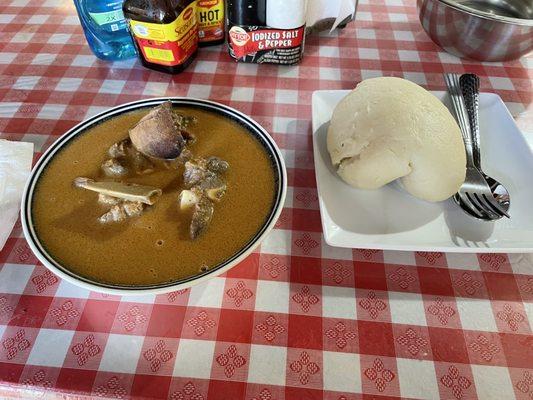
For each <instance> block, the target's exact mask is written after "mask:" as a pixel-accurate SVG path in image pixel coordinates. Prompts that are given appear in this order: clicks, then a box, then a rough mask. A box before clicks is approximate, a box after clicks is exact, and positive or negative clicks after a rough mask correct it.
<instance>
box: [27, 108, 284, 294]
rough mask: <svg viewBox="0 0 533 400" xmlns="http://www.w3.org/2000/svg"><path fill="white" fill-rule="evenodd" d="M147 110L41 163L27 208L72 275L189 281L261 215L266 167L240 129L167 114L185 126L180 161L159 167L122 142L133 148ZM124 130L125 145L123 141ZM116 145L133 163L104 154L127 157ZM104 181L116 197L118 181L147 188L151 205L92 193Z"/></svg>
mask: <svg viewBox="0 0 533 400" xmlns="http://www.w3.org/2000/svg"><path fill="white" fill-rule="evenodd" d="M148 111H149V110H146V109H145V110H139V111H133V112H130V113H127V114H122V115H120V116H117V117H113V118H112V119H109V120H106V121H104V122H102V123H100V124H99V125H97V126H95V127H93V128H91V129H89V130H87V131H86V132H84V133H83V134H81V135H80V136H79V137H78V138H76V139H75V140H73V141H72V142H71V143H69V144H68V145H67V146H65V147H64V148H63V149H62V150H61V151H60V152H59V153H58V154H57V155H56V156H55V157H54V158H53V159H52V160H51V161H50V163H49V164H48V166H47V167H46V169H45V171H43V173H42V174H41V176H40V178H39V181H38V182H37V185H36V190H35V193H34V197H33V204H32V212H33V221H34V224H35V229H36V233H37V235H38V238H39V240H40V241H41V243H42V244H43V246H44V247H45V248H46V250H47V251H48V252H49V254H51V255H52V256H53V257H54V259H55V260H56V261H58V262H59V263H60V264H61V265H63V266H65V267H66V268H68V269H69V270H71V271H73V272H75V273H76V274H78V275H80V276H83V277H86V278H88V279H91V280H94V281H97V282H102V283H107V284H113V285H143V286H144V285H155V284H162V283H167V282H172V281H177V280H180V279H183V278H186V277H189V276H193V275H196V274H198V273H199V272H202V271H205V270H206V269H209V268H210V267H213V266H215V265H217V264H219V263H221V262H223V261H225V260H227V259H229V258H230V257H231V256H232V255H234V254H236V253H237V252H238V251H239V250H240V249H242V248H243V247H244V246H245V245H246V243H248V242H249V241H250V240H251V239H252V238H253V237H254V235H255V234H256V233H257V232H258V231H259V230H260V229H261V227H262V226H263V224H264V223H265V221H266V219H267V217H268V215H269V214H270V212H271V208H272V206H273V203H274V195H275V184H276V183H275V175H274V171H273V167H272V164H271V161H270V159H269V156H268V154H267V153H266V151H265V149H264V148H263V147H262V145H261V144H260V143H259V142H258V140H257V139H256V138H254V137H253V136H252V135H251V134H250V133H249V132H248V131H247V130H246V129H245V128H244V127H242V126H241V125H239V124H238V123H236V122H234V121H232V120H230V119H228V118H225V117H223V116H221V115H218V114H216V113H212V112H209V111H205V110H201V109H198V108H194V107H179V108H174V110H173V111H174V112H175V111H177V112H178V113H179V116H180V118H181V117H183V116H185V117H186V118H190V119H192V120H194V121H195V122H194V124H192V126H189V127H187V128H186V131H187V132H185V131H183V132H182V133H183V138H184V139H183V140H182V139H180V141H182V142H183V143H182V144H181V145H183V148H182V149H181V154H180V156H181V157H183V159H181V160H180V159H179V158H178V159H176V160H175V161H171V162H166V161H161V160H158V159H154V158H152V157H143V156H142V154H140V153H139V152H137V151H136V149H135V148H134V147H133V146H132V143H131V141H133V142H134V143H136V144H137V143H138V142H139V141H138V140H137V141H136V137H135V136H133V135H132V132H134V130H133V129H132V127H139V126H140V125H141V123H140V122H139V121H140V120H141V119H143V117H145V116H146V115H147V112H148ZM141 122H142V120H141ZM160 131H161V129H159V132H160ZM128 132H130V137H131V138H132V139H131V141H129V139H127V140H126V141H124V139H126V138H128ZM185 133H186V134H185ZM180 137H181V136H180ZM141 142H142V141H141ZM124 143H126V145H129V146H130V148H132V149H133V151H134V152H135V154H134V159H135V160H137V159H138V156H140V157H141V162H140V164H139V165H140V166H139V165H137V164H134V163H133V162H131V160H130V161H127V162H124V160H125V158H124V159H121V158H120V157H119V156H117V157H118V158H113V157H114V156H116V154H122V155H124V154H126V153H127V151H129V150H124V149H122V150H120V151H123V152H122V153H120V152H119V151H117V144H118V145H121V146H122V145H124ZM181 145H180V146H181ZM123 147H125V146H123ZM113 149H114V150H113ZM175 153H176V152H175ZM151 155H153V154H151ZM174 155H175V154H174ZM135 157H137V158H135ZM117 160H118V161H119V162H118V163H117V162H116V161H117ZM146 163H147V164H146ZM213 165H214V166H213ZM221 166H222V167H221ZM121 168H122V169H121ZM125 170H127V171H126V172H124V171H125ZM213 171H214V172H213ZM115 173H116V175H114V174H115ZM202 174H203V175H202ZM206 176H207V178H205V177H206ZM202 179H203V180H202ZM209 179H211V181H209ZM109 182H113V184H114V185H115V188H116V187H117V186H118V187H119V188H118V189H117V190H119V191H120V186H121V185H122V186H125V185H129V186H131V185H132V184H133V185H142V186H134V188H135V189H139V190H136V193H142V192H143V189H144V188H145V187H146V188H148V189H149V192H150V193H151V194H150V196H151V197H150V196H147V197H146V198H148V197H150V201H152V202H153V204H151V205H150V204H149V201H148V200H146V201H145V202H143V200H140V201H133V200H136V198H129V200H125V199H120V198H117V197H114V196H115V194H114V193H115V192H113V191H107V192H105V193H103V192H100V193H99V192H97V191H98V190H99V189H98V187H99V186H98V185H103V186H104V187H105V185H106V184H107V183H109ZM213 182H214V183H213ZM84 185H85V186H84ZM95 186H96V188H95ZM84 189H89V190H84ZM95 190H96V191H95ZM154 193H155V195H153V194H154ZM152 195H153V196H152ZM141 198H142V196H141Z"/></svg>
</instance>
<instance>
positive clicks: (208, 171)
mask: <svg viewBox="0 0 533 400" xmlns="http://www.w3.org/2000/svg"><path fill="white" fill-rule="evenodd" d="M228 169H229V164H228V163H227V162H226V161H224V160H222V159H220V158H218V157H209V158H207V159H205V158H200V159H197V160H192V161H187V162H186V163H185V171H184V172H183V183H184V185H185V188H186V189H184V190H183V191H182V192H181V193H180V208H181V210H182V211H188V210H191V209H192V210H193V211H192V217H191V225H190V228H189V235H190V237H191V239H196V238H197V237H198V236H200V235H201V234H202V233H203V232H204V231H205V230H206V229H207V227H208V226H209V223H210V222H211V219H212V217H213V213H214V208H215V207H214V202H219V201H220V200H221V199H222V197H223V196H224V195H225V194H226V181H225V179H224V174H225V172H226V171H227V170H228Z"/></svg>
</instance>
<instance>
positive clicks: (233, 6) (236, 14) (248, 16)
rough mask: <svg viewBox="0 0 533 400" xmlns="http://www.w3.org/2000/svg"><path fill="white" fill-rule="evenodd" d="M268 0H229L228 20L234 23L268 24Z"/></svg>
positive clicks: (249, 24)
mask: <svg viewBox="0 0 533 400" xmlns="http://www.w3.org/2000/svg"><path fill="white" fill-rule="evenodd" d="M266 2H267V0H227V1H226V4H227V13H228V21H229V22H230V23H231V24H232V25H248V26H266Z"/></svg>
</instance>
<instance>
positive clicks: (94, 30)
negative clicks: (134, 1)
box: [74, 0, 136, 61]
mask: <svg viewBox="0 0 533 400" xmlns="http://www.w3.org/2000/svg"><path fill="white" fill-rule="evenodd" d="M123 2H124V0H74V4H75V5H76V9H77V10H78V16H79V18H80V22H81V26H82V27H83V31H84V33H85V37H86V38H87V42H88V43H89V47H90V48H91V50H92V51H93V53H94V54H95V55H96V56H97V57H98V58H101V59H102V60H108V61H114V60H124V59H127V58H132V57H135V56H136V51H135V46H134V45H133V41H132V39H131V35H130V33H129V32H128V27H127V24H126V21H125V20H124V14H123V13H122V3H123Z"/></svg>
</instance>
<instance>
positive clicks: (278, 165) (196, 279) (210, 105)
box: [21, 97, 287, 296]
mask: <svg viewBox="0 0 533 400" xmlns="http://www.w3.org/2000/svg"><path fill="white" fill-rule="evenodd" d="M168 100H170V101H172V103H173V104H175V105H178V106H187V107H197V108H201V109H204V110H206V111H211V112H215V113H218V114H221V115H223V116H225V117H226V118H230V119H232V120H234V121H236V122H237V123H239V124H241V125H242V126H244V127H245V128H246V129H247V130H248V132H250V134H251V135H254V136H255V137H256V138H257V139H258V141H259V142H260V143H261V144H262V145H263V147H264V149H265V151H266V152H267V153H268V155H269V157H270V160H271V161H272V167H273V170H274V173H275V176H276V189H275V190H276V193H275V201H274V204H273V206H272V209H271V211H270V214H269V216H268V218H267V220H266V221H265V223H264V225H263V226H262V227H261V229H260V230H259V231H258V232H257V233H256V235H255V236H254V237H253V238H251V239H250V241H249V242H248V243H247V244H246V245H245V246H244V247H243V248H242V249H241V250H239V251H238V252H237V253H235V254H234V255H233V256H231V257H230V258H229V259H227V260H226V261H224V262H222V263H220V264H218V265H216V266H214V267H213V268H211V269H210V270H209V271H207V272H204V273H201V274H198V275H194V276H192V277H188V278H184V279H180V280H177V281H173V282H169V283H164V284H158V285H147V286H125V285H111V284H106V283H100V282H96V281H93V280H91V279H88V278H86V277H83V276H80V275H78V274H76V273H74V272H73V271H71V270H69V269H68V268H66V267H65V266H63V265H61V264H60V263H59V262H58V261H56V260H55V259H54V255H53V254H50V253H48V252H47V251H46V249H45V248H44V246H43V245H42V243H41V242H40V240H39V237H38V235H37V233H36V231H35V228H34V224H33V219H32V203H33V194H34V190H35V187H36V184H37V182H38V180H39V177H40V176H41V174H42V172H43V171H44V169H45V168H46V166H47V165H48V164H49V163H50V161H51V160H52V159H53V158H54V157H55V155H56V154H57V153H58V152H60V151H61V149H62V148H64V147H65V146H66V145H68V143H69V142H70V141H71V140H74V139H75V138H76V137H77V136H78V135H83V134H84V132H86V130H87V129H89V128H91V127H93V126H95V125H96V124H98V123H100V122H102V121H104V120H107V119H109V118H112V117H115V116H118V115H120V114H123V113H127V112H131V111H134V110H138V109H142V108H149V107H154V106H157V105H159V104H160V103H162V102H164V101H168ZM286 192H287V171H286V169H285V163H284V161H283V157H282V155H281V152H280V150H279V148H278V146H277V145H276V143H275V142H274V140H273V139H272V137H271V136H270V135H269V134H268V133H267V131H266V130H265V129H263V127H261V125H259V124H258V123H257V122H256V121H254V120H253V119H251V118H250V117H248V116H246V115H244V114H243V113H241V112H239V111H237V110H235V109H233V108H231V107H228V106H225V105H223V104H219V103H215V102H211V101H206V100H199V99H191V98H184V97H170V98H167V97H165V98H155V99H148V100H140V101H135V102H132V103H128V104H123V105H120V106H117V107H114V108H111V109H109V110H107V111H104V112H102V113H100V114H98V115H95V116H94V117H91V118H89V119H87V120H85V121H83V122H81V123H80V124H78V125H76V126H75V127H74V128H72V129H70V130H69V131H68V132H66V133H65V134H64V135H62V136H61V137H60V138H59V139H58V140H57V141H56V142H55V143H53V144H52V145H51V146H50V148H48V150H47V151H46V152H45V153H44V154H43V155H42V157H41V158H40V159H39V161H38V162H37V164H36V165H35V167H34V168H33V171H32V173H31V175H30V178H29V180H28V183H27V184H26V188H25V190H24V195H23V197H22V205H21V219H22V229H23V231H24V236H25V237H26V240H27V241H28V244H29V246H30V248H31V249H32V251H33V252H34V254H35V255H36V256H37V258H38V259H39V261H41V262H42V263H43V264H44V266H45V267H47V268H48V269H50V270H51V271H52V272H53V273H55V274H56V275H58V276H59V277H61V278H62V279H65V280H66V281H68V282H71V283H73V284H75V285H78V286H80V287H83V288H85V289H89V290H94V291H97V292H102V293H108V294H115V295H122V296H123V295H145V294H159V293H166V292H171V291H174V290H179V289H185V288H188V287H190V286H193V285H195V284H198V283H200V282H203V281H205V280H207V279H210V278H212V277H215V276H217V275H220V274H222V273H223V272H225V271H227V270H229V269H230V268H231V267H233V266H235V265H237V264H238V263H239V262H241V261H242V260H243V259H244V258H246V257H247V256H248V255H249V254H250V253H252V252H253V250H254V249H255V248H256V247H257V246H258V245H259V243H261V241H262V240H263V239H264V238H265V236H266V235H267V234H268V232H269V231H270V230H271V229H272V228H273V227H274V224H275V223H276V221H277V219H278V218H279V215H280V213H281V210H282V208H283V204H284V201H285V196H286Z"/></svg>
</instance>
